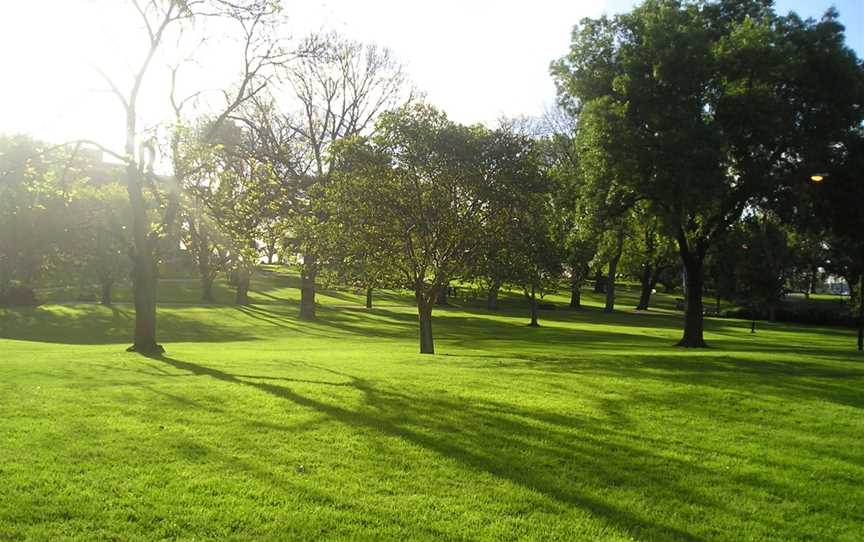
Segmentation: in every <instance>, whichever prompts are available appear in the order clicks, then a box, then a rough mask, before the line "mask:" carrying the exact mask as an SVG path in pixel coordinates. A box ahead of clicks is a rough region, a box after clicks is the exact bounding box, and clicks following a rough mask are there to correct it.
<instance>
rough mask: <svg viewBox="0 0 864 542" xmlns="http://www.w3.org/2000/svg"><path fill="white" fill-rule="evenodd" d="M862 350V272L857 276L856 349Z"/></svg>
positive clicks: (863, 316) (863, 299)
mask: <svg viewBox="0 0 864 542" xmlns="http://www.w3.org/2000/svg"><path fill="white" fill-rule="evenodd" d="M862 350H864V273H861V276H860V277H858V351H859V352H861V351H862Z"/></svg>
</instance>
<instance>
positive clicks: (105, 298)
mask: <svg viewBox="0 0 864 542" xmlns="http://www.w3.org/2000/svg"><path fill="white" fill-rule="evenodd" d="M100 282H101V283H102V295H101V297H100V299H99V302H100V303H102V304H103V305H105V306H106V307H107V306H110V305H111V290H112V288H113V287H114V281H113V280H111V279H110V278H103V279H102V280H101V281H100Z"/></svg>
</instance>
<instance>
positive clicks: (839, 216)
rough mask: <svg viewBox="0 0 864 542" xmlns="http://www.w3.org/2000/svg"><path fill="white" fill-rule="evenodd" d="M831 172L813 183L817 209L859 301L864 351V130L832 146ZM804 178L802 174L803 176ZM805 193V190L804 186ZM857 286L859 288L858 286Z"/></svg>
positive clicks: (836, 263)
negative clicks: (863, 172) (863, 203)
mask: <svg viewBox="0 0 864 542" xmlns="http://www.w3.org/2000/svg"><path fill="white" fill-rule="evenodd" d="M830 152H831V155H830V157H829V159H828V164H829V166H828V167H829V172H828V173H829V175H828V176H827V177H826V178H825V179H824V180H822V181H821V182H818V183H813V182H811V183H810V186H809V187H806V191H807V192H809V193H810V196H811V197H810V198H809V199H810V201H812V202H813V207H812V208H811V209H813V210H814V211H815V212H816V213H817V214H818V216H819V217H821V219H822V221H823V223H824V224H825V226H826V228H827V230H828V232H829V236H828V243H827V244H828V247H829V250H830V253H831V258H830V259H831V264H830V266H831V268H832V270H834V271H836V272H837V273H838V274H839V275H841V276H843V277H844V278H846V281H847V283H848V284H849V286H850V288H854V289H855V290H856V291H855V295H856V298H857V304H858V307H857V308H858V318H857V319H858V350H859V351H860V350H864V236H862V233H861V232H862V231H864V213H862V212H861V205H862V202H864V177H862V173H861V172H862V171H864V133H862V131H861V129H860V128H858V129H855V130H851V131H850V133H849V134H848V135H847V136H846V137H845V138H844V140H843V141H842V142H841V143H840V144H838V145H834V146H832V147H831V149H830ZM802 177H804V176H803V175H802V176H799V179H800V178H802ZM801 191H802V192H804V191H805V189H804V187H802V190H801ZM856 285H857V287H856Z"/></svg>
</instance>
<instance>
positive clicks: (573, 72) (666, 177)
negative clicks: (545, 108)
mask: <svg viewBox="0 0 864 542" xmlns="http://www.w3.org/2000/svg"><path fill="white" fill-rule="evenodd" d="M552 71H553V75H554V76H555V78H556V82H557V84H558V88H559V92H560V96H561V100H562V102H564V103H565V104H567V105H568V106H569V107H571V108H574V109H579V110H582V109H585V108H587V107H591V104H593V103H595V102H598V103H604V102H606V103H608V104H609V105H607V106H605V107H606V108H608V109H611V110H614V111H619V112H620V114H618V115H616V118H621V119H622V121H623V123H622V126H623V127H624V129H623V130H621V131H618V130H616V131H615V133H614V134H613V138H612V139H611V140H610V141H609V142H608V143H609V145H603V144H602V143H603V141H602V140H596V144H595V145H594V146H595V148H597V149H600V150H601V151H602V152H610V151H609V146H610V145H614V146H619V145H620V146H623V147H624V148H626V149H628V152H627V153H626V154H627V155H628V156H630V157H632V159H633V160H635V161H636V162H637V164H638V170H639V173H640V174H639V175H634V176H628V177H626V178H625V179H626V180H628V181H629V182H631V183H632V184H631V185H630V186H631V188H632V190H633V191H634V192H635V193H636V194H638V195H639V197H641V198H645V199H648V200H650V201H651V203H652V208H654V209H656V212H657V213H658V217H660V218H661V220H662V221H663V223H664V227H665V228H666V229H667V230H668V231H670V232H672V233H673V234H674V237H675V240H676V243H677V245H678V252H679V255H680V258H681V262H682V265H683V267H684V270H685V274H686V298H687V307H686V312H685V322H684V334H683V337H682V339H681V341H680V342H679V345H681V346H686V347H704V346H705V341H704V338H703V327H704V323H703V307H702V292H703V282H704V260H705V256H706V253H707V250H708V248H709V247H710V246H711V244H712V243H713V242H715V241H716V240H717V238H718V237H720V236H722V235H723V234H724V232H726V231H727V230H728V227H729V225H730V224H732V223H734V222H735V221H736V220H738V218H739V217H740V216H741V213H742V211H743V210H744V209H745V208H746V207H748V206H752V205H758V204H760V203H762V202H763V201H765V200H766V199H769V198H770V197H771V196H772V194H774V193H775V192H776V191H777V190H778V189H780V188H782V187H783V186H784V184H785V183H786V180H787V178H788V174H789V171H790V170H791V169H793V168H794V167H795V166H796V165H798V164H799V163H800V162H801V161H804V160H806V159H807V158H808V155H809V153H810V150H811V149H813V148H824V147H825V146H826V144H827V143H829V142H831V141H836V139H837V138H838V136H839V135H840V134H842V133H844V132H845V130H847V129H848V128H849V127H850V126H853V125H856V124H857V123H858V122H859V120H860V116H861V114H862V111H864V108H862V107H861V102H862V99H861V92H860V89H861V70H860V66H859V62H858V59H857V58H856V56H855V54H854V53H853V52H852V51H851V50H849V49H848V48H847V47H846V46H845V45H844V43H843V27H842V26H841V25H840V24H839V23H838V22H837V13H836V12H835V11H829V12H828V13H826V15H825V16H824V17H823V18H822V20H820V21H812V20H808V21H801V20H800V19H799V18H798V17H797V16H795V15H790V16H787V17H780V16H777V15H776V14H774V12H773V11H772V9H771V2H770V1H768V0H746V1H743V2H730V1H707V0H706V1H686V0H646V1H645V2H644V3H643V4H641V5H640V6H639V7H637V8H636V9H634V10H633V11H632V12H630V13H627V14H624V15H620V16H616V17H615V18H613V19H608V18H601V19H594V20H592V19H588V20H584V21H583V22H582V23H581V25H580V26H578V27H577V28H576V29H575V30H574V32H573V42H572V46H571V51H570V54H569V55H568V56H566V57H564V58H563V59H561V60H560V61H558V62H556V63H555V64H554V65H553V68H552ZM814 74H818V75H814ZM837 88H844V89H849V90H850V92H848V93H847V92H843V93H838V92H836V89H837Z"/></svg>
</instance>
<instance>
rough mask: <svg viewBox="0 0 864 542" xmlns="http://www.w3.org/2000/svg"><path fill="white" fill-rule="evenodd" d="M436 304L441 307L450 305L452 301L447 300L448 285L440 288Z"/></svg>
mask: <svg viewBox="0 0 864 542" xmlns="http://www.w3.org/2000/svg"><path fill="white" fill-rule="evenodd" d="M435 304H436V305H439V306H441V307H446V306H448V305H450V303H448V302H447V286H442V287H441V288H440V289H439V290H438V296H437V297H436V299H435Z"/></svg>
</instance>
